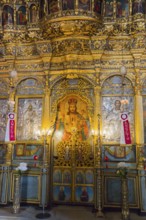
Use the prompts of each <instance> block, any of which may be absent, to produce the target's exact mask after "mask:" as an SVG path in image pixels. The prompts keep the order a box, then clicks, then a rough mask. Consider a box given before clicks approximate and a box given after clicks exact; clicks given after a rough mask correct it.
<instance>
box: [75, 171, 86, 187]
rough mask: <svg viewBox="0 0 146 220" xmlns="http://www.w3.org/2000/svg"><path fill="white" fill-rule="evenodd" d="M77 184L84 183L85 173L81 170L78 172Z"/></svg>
mask: <svg viewBox="0 0 146 220" xmlns="http://www.w3.org/2000/svg"><path fill="white" fill-rule="evenodd" d="M76 183H77V184H83V183H84V173H83V171H81V170H79V171H77V173H76Z"/></svg>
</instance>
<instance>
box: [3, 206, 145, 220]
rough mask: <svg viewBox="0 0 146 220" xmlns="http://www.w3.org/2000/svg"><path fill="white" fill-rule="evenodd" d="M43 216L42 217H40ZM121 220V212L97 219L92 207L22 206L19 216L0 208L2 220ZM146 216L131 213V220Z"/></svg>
mask: <svg viewBox="0 0 146 220" xmlns="http://www.w3.org/2000/svg"><path fill="white" fill-rule="evenodd" d="M46 213H47V214H50V217H46V218H45V214H46ZM40 214H41V215H40ZM41 217H44V218H43V219H50V220H95V219H99V220H121V213H120V211H116V212H113V211H108V212H107V211H105V212H104V217H102V218H101V217H97V216H96V213H94V212H93V211H92V208H91V207H83V206H56V207H53V208H52V209H51V211H47V210H45V212H44V214H43V211H42V209H40V208H38V207H36V206H22V207H21V208H20V212H19V214H13V212H12V207H11V206H9V207H0V220H36V219H42V218H41ZM145 219H146V216H139V215H138V214H137V213H134V212H133V211H130V220H145Z"/></svg>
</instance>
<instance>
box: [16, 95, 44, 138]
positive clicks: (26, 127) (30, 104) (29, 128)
mask: <svg viewBox="0 0 146 220" xmlns="http://www.w3.org/2000/svg"><path fill="white" fill-rule="evenodd" d="M41 122H42V99H39V98H38V99H19V102H18V119H17V139H18V140H37V139H38V136H37V131H39V130H40V127H41Z"/></svg>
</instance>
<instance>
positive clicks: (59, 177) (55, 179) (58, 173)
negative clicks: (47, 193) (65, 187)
mask: <svg viewBox="0 0 146 220" xmlns="http://www.w3.org/2000/svg"><path fill="white" fill-rule="evenodd" d="M61 181H62V174H61V170H55V171H54V173H53V182H54V183H61Z"/></svg>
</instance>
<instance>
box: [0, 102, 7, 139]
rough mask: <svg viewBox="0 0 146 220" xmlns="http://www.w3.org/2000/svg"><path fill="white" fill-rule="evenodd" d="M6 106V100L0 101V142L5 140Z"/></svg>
mask: <svg viewBox="0 0 146 220" xmlns="http://www.w3.org/2000/svg"><path fill="white" fill-rule="evenodd" d="M7 113H8V104H7V100H6V99H1V100H0V141H4V140H5V133H6V125H7Z"/></svg>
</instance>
